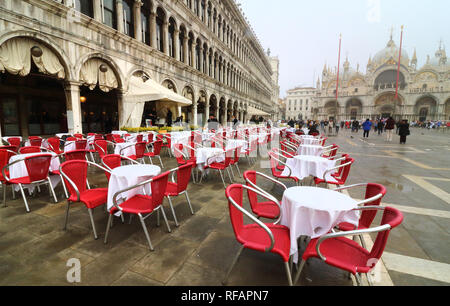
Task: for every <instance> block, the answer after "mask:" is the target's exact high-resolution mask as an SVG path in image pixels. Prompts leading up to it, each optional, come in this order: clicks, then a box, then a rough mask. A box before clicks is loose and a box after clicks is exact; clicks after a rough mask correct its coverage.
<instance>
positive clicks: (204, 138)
mask: <svg viewBox="0 0 450 306" xmlns="http://www.w3.org/2000/svg"><path fill="white" fill-rule="evenodd" d="M214 136H216V134H215V133H208V132H203V133H202V141H209V140H211V138H213V137H214Z"/></svg>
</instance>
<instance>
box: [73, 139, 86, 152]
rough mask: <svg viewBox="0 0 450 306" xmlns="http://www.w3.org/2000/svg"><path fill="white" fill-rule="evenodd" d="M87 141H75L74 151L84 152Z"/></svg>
mask: <svg viewBox="0 0 450 306" xmlns="http://www.w3.org/2000/svg"><path fill="white" fill-rule="evenodd" d="M86 147H87V140H86V139H78V140H76V141H75V149H76V150H86Z"/></svg>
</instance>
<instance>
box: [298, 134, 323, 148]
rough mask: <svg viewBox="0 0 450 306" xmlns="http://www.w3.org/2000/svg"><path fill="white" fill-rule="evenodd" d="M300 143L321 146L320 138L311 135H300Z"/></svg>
mask: <svg viewBox="0 0 450 306" xmlns="http://www.w3.org/2000/svg"><path fill="white" fill-rule="evenodd" d="M300 139H301V141H302V144H304V145H310V146H321V144H322V139H320V138H316V137H313V136H300Z"/></svg>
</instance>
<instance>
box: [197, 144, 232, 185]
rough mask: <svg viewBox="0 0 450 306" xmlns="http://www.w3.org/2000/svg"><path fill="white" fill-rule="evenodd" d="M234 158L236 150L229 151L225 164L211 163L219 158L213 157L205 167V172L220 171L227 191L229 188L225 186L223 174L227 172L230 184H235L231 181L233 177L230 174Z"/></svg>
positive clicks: (226, 154) (226, 153)
mask: <svg viewBox="0 0 450 306" xmlns="http://www.w3.org/2000/svg"><path fill="white" fill-rule="evenodd" d="M233 156H234V150H228V151H226V152H225V160H224V161H223V162H220V163H219V162H214V163H210V162H209V161H210V160H212V159H215V158H217V157H216V156H212V157H210V158H208V160H207V161H206V165H205V167H204V168H205V170H206V169H213V170H217V171H219V174H220V178H221V179H222V182H223V186H224V187H225V189H226V188H227V185H226V184H225V180H224V177H223V174H222V172H223V171H225V170H227V173H228V177H229V179H230V182H231V183H232V184H233V180H232V179H231V175H230V172H229V171H230V169H229V168H228V167H229V166H230V163H231V160H232V159H233Z"/></svg>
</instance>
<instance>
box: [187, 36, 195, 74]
mask: <svg viewBox="0 0 450 306" xmlns="http://www.w3.org/2000/svg"><path fill="white" fill-rule="evenodd" d="M193 43H194V35H193V34H192V33H189V42H188V54H189V56H188V58H189V66H192V67H193V66H194V63H193V62H192V44H193Z"/></svg>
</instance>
